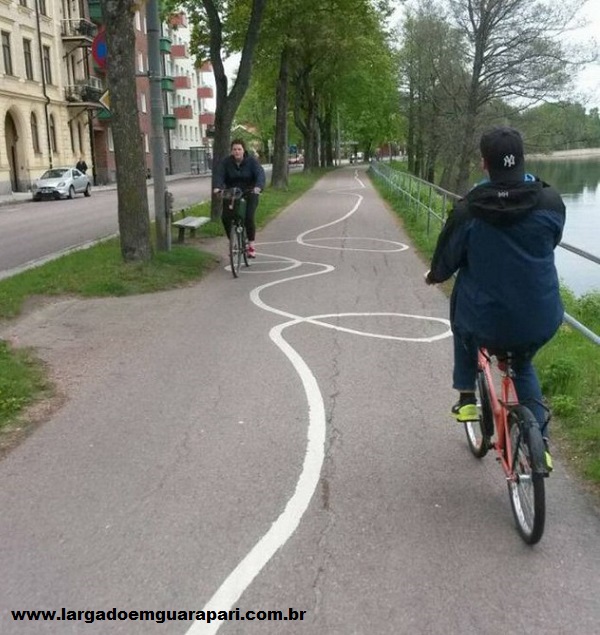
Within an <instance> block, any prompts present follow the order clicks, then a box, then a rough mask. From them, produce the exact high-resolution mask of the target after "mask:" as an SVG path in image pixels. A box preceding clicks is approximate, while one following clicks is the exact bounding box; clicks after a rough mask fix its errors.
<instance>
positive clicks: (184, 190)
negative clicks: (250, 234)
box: [0, 176, 210, 277]
mask: <svg viewBox="0 0 600 635" xmlns="http://www.w3.org/2000/svg"><path fill="white" fill-rule="evenodd" d="M167 187H168V190H169V192H171V193H172V194H173V196H174V204H173V207H174V209H175V210H179V209H183V208H185V207H188V206H190V205H194V204H195V203H199V202H201V201H204V200H207V199H208V198H209V197H210V177H208V176H196V177H190V178H183V179H180V180H173V181H169V182H168V183H167ZM148 204H149V206H150V217H151V218H154V194H153V187H152V186H150V187H148ZM118 229H119V227H118V218H117V191H116V189H104V188H94V189H93V190H92V196H91V197H90V198H84V197H83V196H77V197H75V198H74V199H73V200H68V199H67V200H60V201H41V202H39V203H34V202H33V201H27V202H23V203H16V204H13V205H4V206H1V207H0V277H1V275H2V273H3V272H6V271H7V270H11V269H14V268H16V267H21V266H23V265H25V264H26V263H29V262H31V261H35V260H38V259H40V258H44V257H47V256H50V255H52V254H54V253H56V252H60V251H63V250H65V249H69V248H72V247H76V246H78V245H81V244H82V243H86V242H88V241H93V240H97V239H99V238H103V237H106V236H110V235H112V234H115V233H117V232H118Z"/></svg>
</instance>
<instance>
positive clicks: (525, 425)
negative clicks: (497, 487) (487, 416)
mask: <svg viewBox="0 0 600 635" xmlns="http://www.w3.org/2000/svg"><path fill="white" fill-rule="evenodd" d="M508 426H509V435H510V443H511V450H512V457H510V460H511V461H514V463H513V465H512V469H511V476H512V478H510V479H509V481H508V492H509V495H510V504H511V507H512V510H513V516H514V518H515V522H516V524H517V531H518V532H519V534H520V535H521V538H523V540H524V541H525V542H526V543H527V544H529V545H534V544H535V543H536V542H538V541H539V540H540V538H541V537H542V534H543V533H544V525H545V523H546V490H545V486H544V476H547V474H548V473H547V471H546V466H545V461H544V441H543V439H542V433H541V432H540V429H539V427H538V424H537V421H536V420H535V417H534V416H533V414H532V413H531V411H530V410H529V408H526V407H525V406H521V405H519V406H516V407H515V408H513V409H511V411H510V412H509V414H508Z"/></svg>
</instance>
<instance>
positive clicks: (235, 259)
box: [229, 223, 242, 278]
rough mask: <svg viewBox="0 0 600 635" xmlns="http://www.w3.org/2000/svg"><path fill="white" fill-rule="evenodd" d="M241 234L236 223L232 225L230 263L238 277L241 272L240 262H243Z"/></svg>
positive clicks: (234, 275) (233, 272)
mask: <svg viewBox="0 0 600 635" xmlns="http://www.w3.org/2000/svg"><path fill="white" fill-rule="evenodd" d="M239 236H240V234H239V233H238V227H237V225H236V224H235V223H233V225H232V226H231V231H230V232H229V264H230V265H231V273H232V274H233V277H234V278H237V277H238V275H239V272H240V264H241V262H242V252H241V250H240V238H239Z"/></svg>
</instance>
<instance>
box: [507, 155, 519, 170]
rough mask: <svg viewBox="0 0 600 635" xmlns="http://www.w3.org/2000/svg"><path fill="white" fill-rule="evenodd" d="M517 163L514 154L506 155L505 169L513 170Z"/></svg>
mask: <svg viewBox="0 0 600 635" xmlns="http://www.w3.org/2000/svg"><path fill="white" fill-rule="evenodd" d="M515 163H516V161H515V155H514V154H506V155H504V167H505V168H512V167H514V165H515Z"/></svg>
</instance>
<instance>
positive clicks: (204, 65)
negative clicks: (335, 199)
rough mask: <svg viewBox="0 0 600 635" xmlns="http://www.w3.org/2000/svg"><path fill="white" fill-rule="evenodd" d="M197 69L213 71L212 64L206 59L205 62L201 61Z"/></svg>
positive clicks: (204, 71)
mask: <svg viewBox="0 0 600 635" xmlns="http://www.w3.org/2000/svg"><path fill="white" fill-rule="evenodd" d="M199 70H200V72H201V73H212V72H213V67H212V64H211V63H210V62H208V61H207V62H203V63H202V64H201V65H200V69H199Z"/></svg>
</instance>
